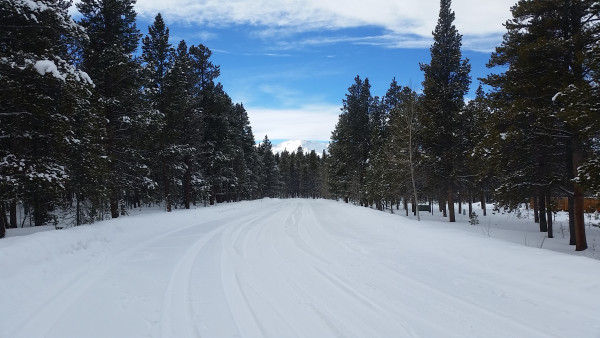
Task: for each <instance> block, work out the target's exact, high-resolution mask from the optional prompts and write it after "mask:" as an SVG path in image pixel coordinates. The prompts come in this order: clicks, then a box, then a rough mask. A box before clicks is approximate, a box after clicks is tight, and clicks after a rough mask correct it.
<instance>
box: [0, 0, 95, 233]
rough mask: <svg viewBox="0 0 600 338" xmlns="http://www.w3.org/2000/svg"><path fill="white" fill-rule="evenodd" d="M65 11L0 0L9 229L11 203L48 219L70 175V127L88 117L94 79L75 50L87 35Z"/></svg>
mask: <svg viewBox="0 0 600 338" xmlns="http://www.w3.org/2000/svg"><path fill="white" fill-rule="evenodd" d="M68 8H69V3H68V2H66V1H50V2H49V1H19V0H2V1H0V18H1V20H0V163H1V165H0V204H3V205H4V204H5V203H6V204H8V205H10V207H9V209H10V222H9V224H10V226H11V227H16V210H17V204H22V205H23V206H24V207H25V211H26V212H28V213H31V211H32V216H33V217H32V221H33V223H34V224H35V225H42V224H44V223H46V222H48V221H50V220H51V219H52V215H51V212H52V211H53V210H55V209H56V207H57V206H59V205H60V204H62V202H63V200H64V199H63V197H64V195H65V194H66V185H67V184H68V183H69V175H70V174H72V172H71V171H70V169H71V168H68V167H67V166H68V165H69V161H68V156H69V155H70V154H72V153H73V152H74V150H75V148H76V147H77V145H78V142H80V141H81V140H80V138H79V137H80V134H79V133H78V131H77V126H76V125H74V124H75V122H76V121H77V119H78V118H83V119H85V120H87V117H88V116H89V113H90V110H89V107H88V106H87V105H86V100H87V99H88V94H89V90H90V89H91V88H92V81H91V80H90V78H89V76H88V75H87V74H86V73H84V72H82V71H81V69H80V68H79V67H78V64H77V59H76V55H75V53H74V51H76V49H77V46H78V45H79V43H80V42H81V41H84V40H86V38H87V37H86V35H85V32H84V31H83V29H82V28H81V27H80V26H78V25H77V24H76V23H75V22H73V20H72V19H71V18H70V16H69V14H68ZM2 209H4V208H2ZM2 217H4V214H2ZM30 220H31V219H30Z"/></svg>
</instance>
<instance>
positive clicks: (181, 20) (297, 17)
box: [136, 0, 514, 143]
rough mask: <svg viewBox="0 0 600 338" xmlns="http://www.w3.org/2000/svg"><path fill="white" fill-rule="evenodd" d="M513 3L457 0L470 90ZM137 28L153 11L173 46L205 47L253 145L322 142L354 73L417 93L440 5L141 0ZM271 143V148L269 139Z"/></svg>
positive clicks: (402, 0)
mask: <svg viewBox="0 0 600 338" xmlns="http://www.w3.org/2000/svg"><path fill="white" fill-rule="evenodd" d="M513 4H514V0H480V1H477V2H473V1H472V0H455V1H453V4H452V8H453V10H454V11H455V13H456V21H455V24H456V26H457V28H458V30H459V32H460V33H461V34H463V57H468V58H469V59H470V60H471V65H472V73H471V76H472V78H473V84H472V87H473V88H472V92H471V93H470V94H469V96H472V95H474V94H473V92H474V89H475V88H476V87H477V85H478V81H477V77H482V76H485V75H486V74H487V73H489V70H488V69H487V68H486V67H485V64H486V63H487V61H488V59H489V56H490V52H491V51H492V50H493V48H494V47H495V46H496V45H498V44H499V43H500V42H501V41H502V34H503V33H504V28H503V27H502V23H504V22H505V21H506V20H507V19H508V18H509V17H510V12H509V9H510V6H512V5H513ZM136 11H137V12H138V27H139V29H140V30H141V32H142V33H143V34H147V31H148V25H150V24H151V23H152V21H153V19H154V16H155V15H156V13H158V12H160V13H161V14H162V15H163V17H164V19H165V21H166V23H167V25H168V26H169V28H170V31H171V43H172V44H173V45H176V44H177V43H178V41H179V40H181V39H184V40H186V42H187V43H188V45H192V44H204V45H205V46H207V47H208V48H210V49H211V50H212V51H213V58H212V60H213V62H214V63H215V64H217V65H220V66H221V76H220V77H219V78H218V81H220V82H221V83H222V84H223V86H224V89H225V91H226V92H227V93H228V94H229V95H230V96H231V97H232V99H233V101H234V102H241V103H243V104H244V106H245V107H246V110H247V111H248V114H249V116H250V121H251V124H252V128H253V131H254V134H255V137H256V138H257V140H260V139H262V138H263V137H264V135H265V134H268V135H269V138H270V139H271V140H286V139H304V140H325V141H326V140H329V137H330V134H331V131H332V130H333V128H334V126H335V123H336V122H337V118H338V115H339V113H340V108H341V106H342V100H343V99H344V97H345V94H346V93H347V89H348V87H349V86H350V85H351V84H352V83H353V81H354V77H355V76H356V75H360V76H361V78H365V77H367V78H369V81H370V83H371V94H372V95H374V96H375V95H378V96H382V95H384V94H385V92H386V90H387V88H388V87H389V84H390V82H391V80H392V78H394V77H395V78H396V80H397V81H398V82H399V83H400V84H401V85H407V86H411V87H413V88H414V89H416V90H420V88H421V82H422V80H423V74H422V72H421V71H420V70H419V63H420V62H425V63H428V62H429V59H430V55H429V46H430V45H431V43H432V36H431V31H432V30H433V29H434V28H435V24H436V21H437V16H438V12H439V1H438V0H420V1H414V0H410V1H407V0H392V1H390V0H371V1H358V0H161V1H159V0H139V1H138V3H137V4H136ZM274 143H276V142H274Z"/></svg>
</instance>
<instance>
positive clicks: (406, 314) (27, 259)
mask: <svg viewBox="0 0 600 338" xmlns="http://www.w3.org/2000/svg"><path fill="white" fill-rule="evenodd" d="M480 220H481V219H480ZM481 222H482V223H483V222H484V221H483V220H481ZM459 227H469V225H468V224H465V223H462V224H456V225H452V226H447V223H441V222H438V221H433V220H426V221H422V222H416V221H414V220H412V219H410V218H406V217H399V216H398V215H392V214H389V213H383V212H379V211H375V210H372V209H368V208H361V207H357V206H352V205H347V204H344V203H340V202H335V201H327V200H304V199H289V200H278V199H265V200H260V201H253V202H240V203H232V204H222V205H219V206H216V207H210V208H200V209H195V210H178V211H175V212H173V213H164V212H162V213H161V212H153V213H148V214H140V215H136V216H129V217H125V218H119V219H116V220H112V221H106V222H100V223H96V224H94V225H90V226H80V227H77V228H70V229H65V230H52V231H44V232H38V233H34V234H29V235H25V234H23V235H21V236H13V237H7V238H4V239H2V240H0V290H2V291H1V292H0V318H2V324H1V325H0V337H11V338H17V337H28V338H29V337H63V338H65V337H202V336H203V337H239V336H242V337H340V336H343V337H599V336H600V321H599V320H598V315H599V314H600V261H598V260H595V259H591V258H588V257H581V256H576V255H570V254H564V253H560V252H555V251H551V250H543V249H539V248H537V247H532V246H525V245H522V244H517V243H511V242H507V241H505V240H503V239H499V238H495V237H494V236H489V234H490V230H489V228H488V231H487V233H485V232H484V231H479V230H477V231H473V232H469V231H463V230H460V229H459ZM471 228H473V229H475V228H476V227H471ZM477 229H478V228H477ZM482 229H485V227H482ZM11 231H12V230H10V229H9V235H10V233H11ZM478 231H479V232H478ZM547 241H551V240H550V239H548V240H547Z"/></svg>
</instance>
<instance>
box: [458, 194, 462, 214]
mask: <svg viewBox="0 0 600 338" xmlns="http://www.w3.org/2000/svg"><path fill="white" fill-rule="evenodd" d="M458 214H459V215H460V214H462V198H461V196H460V193H459V194H458Z"/></svg>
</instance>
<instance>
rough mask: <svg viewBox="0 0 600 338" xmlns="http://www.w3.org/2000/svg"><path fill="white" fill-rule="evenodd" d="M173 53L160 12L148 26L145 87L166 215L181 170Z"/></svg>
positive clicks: (144, 51)
mask: <svg viewBox="0 0 600 338" xmlns="http://www.w3.org/2000/svg"><path fill="white" fill-rule="evenodd" d="M173 54H174V50H173V48H172V47H171V44H170V43H169V28H167V27H166V26H165V22H164V21H163V19H162V16H161V15H160V13H159V14H158V15H156V17H155V19H154V23H153V24H152V25H151V26H150V27H148V35H147V36H146V37H144V38H143V39H142V62H144V65H143V86H144V94H145V96H146V98H147V101H148V102H147V104H148V106H149V107H150V108H151V110H150V112H149V114H148V118H149V120H150V121H149V123H150V124H151V125H152V127H153V129H154V130H153V132H151V133H148V137H147V143H146V147H147V148H148V151H149V156H148V158H149V160H150V162H149V163H148V165H149V166H151V167H153V169H154V172H155V173H156V174H155V175H154V177H155V178H154V179H155V180H156V181H157V182H159V186H161V187H162V198H163V199H164V201H165V207H166V210H167V212H170V211H171V209H172V205H173V203H174V198H175V195H176V194H175V193H174V192H173V189H174V186H173V185H174V176H175V174H176V173H175V171H176V168H177V167H180V165H179V163H180V161H181V154H180V152H181V147H179V146H178V145H179V144H178V142H179V141H180V136H179V135H178V134H179V133H180V132H181V129H180V126H181V125H180V120H179V115H180V112H177V111H174V110H169V109H167V107H168V106H169V104H170V102H168V101H167V100H169V99H171V98H172V97H169V95H168V90H167V74H168V73H169V71H170V70H171V69H172V60H173Z"/></svg>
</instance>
